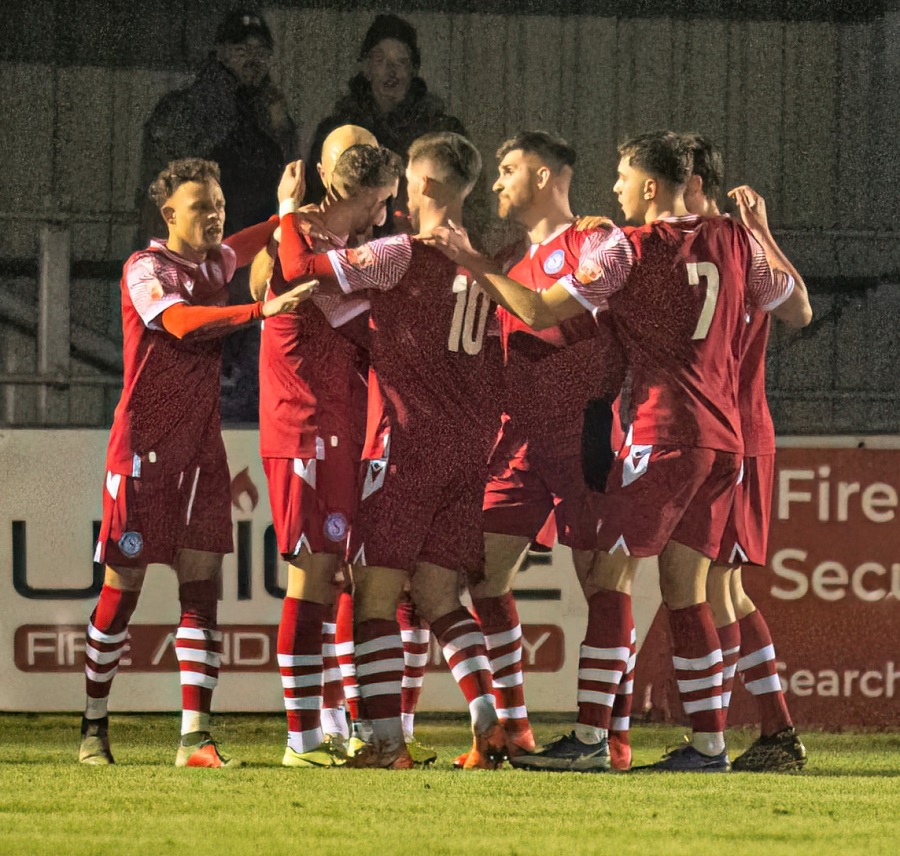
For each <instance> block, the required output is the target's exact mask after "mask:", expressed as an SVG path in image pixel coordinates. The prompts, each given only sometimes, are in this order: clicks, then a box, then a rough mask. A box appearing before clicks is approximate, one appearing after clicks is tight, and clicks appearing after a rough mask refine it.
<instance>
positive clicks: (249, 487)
mask: <svg viewBox="0 0 900 856" xmlns="http://www.w3.org/2000/svg"><path fill="white" fill-rule="evenodd" d="M245 494H246V496H247V498H248V499H249V500H250V510H251V511H253V510H254V509H255V508H256V506H257V503H258V502H259V491H258V490H257V489H256V485H255V484H253V479H251V478H250V468H249V467H244V469H242V470H241V471H240V472H239V473H238V474H237V475H236V476H235V477H234V478H233V479H232V480H231V504H232V505H233V506H234V507H235V508H236V509H237V510H238V511H243V510H244V507H243V505H242V504H241V497H242V496H244V495H245Z"/></svg>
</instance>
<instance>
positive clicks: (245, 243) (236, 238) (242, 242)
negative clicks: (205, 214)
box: [222, 214, 278, 268]
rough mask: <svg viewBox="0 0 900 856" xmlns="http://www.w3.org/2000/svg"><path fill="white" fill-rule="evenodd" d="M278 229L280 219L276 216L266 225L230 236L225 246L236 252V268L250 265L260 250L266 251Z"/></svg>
mask: <svg viewBox="0 0 900 856" xmlns="http://www.w3.org/2000/svg"><path fill="white" fill-rule="evenodd" d="M277 228H278V217H277V216H275V215H274V214H273V215H272V216H271V217H270V218H269V219H268V220H266V221H265V222H264V223H257V224H256V225H255V226H248V227H247V228H246V229H241V231H240V232H235V233H234V234H233V235H229V236H228V237H227V238H226V239H225V240H224V241H222V243H223V244H225V246H227V247H230V248H231V249H232V250H234V254H235V257H236V264H235V267H236V268H241V267H244V266H245V265H248V264H250V262H252V261H253V259H255V258H256V255H257V253H259V251H260V250H264V249H265V247H266V244H268V243H269V240H270V239H271V237H272V235H273V234H274V233H275V230H276V229H277Z"/></svg>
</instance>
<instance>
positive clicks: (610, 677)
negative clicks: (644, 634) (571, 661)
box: [576, 590, 634, 740]
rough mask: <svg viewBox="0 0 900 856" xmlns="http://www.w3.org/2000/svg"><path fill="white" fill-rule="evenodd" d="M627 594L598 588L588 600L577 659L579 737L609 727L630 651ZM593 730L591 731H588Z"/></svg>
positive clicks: (596, 735)
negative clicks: (582, 640) (585, 629)
mask: <svg viewBox="0 0 900 856" xmlns="http://www.w3.org/2000/svg"><path fill="white" fill-rule="evenodd" d="M633 629H634V619H633V618H632V613H631V595H628V594H624V593H623V592H619V591H606V590H603V591H599V592H597V593H596V594H594V595H592V596H591V598H590V599H589V600H588V624H587V632H586V633H585V637H584V642H583V643H582V645H581V656H580V658H579V660H578V720H577V726H582V727H581V728H578V727H577V726H576V733H578V736H579V738H580V739H584V738H585V737H588V736H593V737H594V738H595V739H596V740H599V739H601V738H602V737H603V736H604V734H603V732H604V731H606V730H607V729H609V725H610V720H611V718H612V706H613V703H614V702H615V699H616V692H617V691H618V689H619V685H620V684H621V682H622V676H623V675H624V674H625V670H626V668H627V666H628V658H629V655H630V652H631V649H630V645H631V631H632V630H633ZM590 730H593V731H594V733H593V735H589V733H588V732H589V731H590Z"/></svg>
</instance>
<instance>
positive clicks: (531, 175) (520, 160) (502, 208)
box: [493, 149, 540, 220]
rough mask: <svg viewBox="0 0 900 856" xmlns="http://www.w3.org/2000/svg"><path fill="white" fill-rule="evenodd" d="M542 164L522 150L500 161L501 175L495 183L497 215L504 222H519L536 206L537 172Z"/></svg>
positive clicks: (512, 152) (505, 156) (508, 154)
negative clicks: (526, 212)
mask: <svg viewBox="0 0 900 856" xmlns="http://www.w3.org/2000/svg"><path fill="white" fill-rule="evenodd" d="M539 166H540V164H538V163H537V161H536V160H535V158H534V157H533V156H531V155H527V154H525V152H523V151H522V150H521V149H514V150H513V151H511V152H507V153H506V154H505V155H504V157H503V160H502V161H500V167H499V172H500V175H499V177H498V178H497V180H496V181H495V182H494V187H493V190H494V193H496V194H497V213H498V214H499V215H500V217H502V218H503V219H504V220H519V219H520V217H521V215H522V213H523V212H524V211H527V210H528V209H529V208H530V207H531V206H532V205H533V204H534V197H535V192H536V190H537V170H538V167H539Z"/></svg>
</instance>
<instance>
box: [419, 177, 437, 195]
mask: <svg viewBox="0 0 900 856" xmlns="http://www.w3.org/2000/svg"><path fill="white" fill-rule="evenodd" d="M422 195H423V196H427V197H428V198H429V199H438V198H439V197H440V195H441V183H440V182H439V181H437V180H436V179H434V178H432V177H431V176H425V179H424V181H423V182H422Z"/></svg>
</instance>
